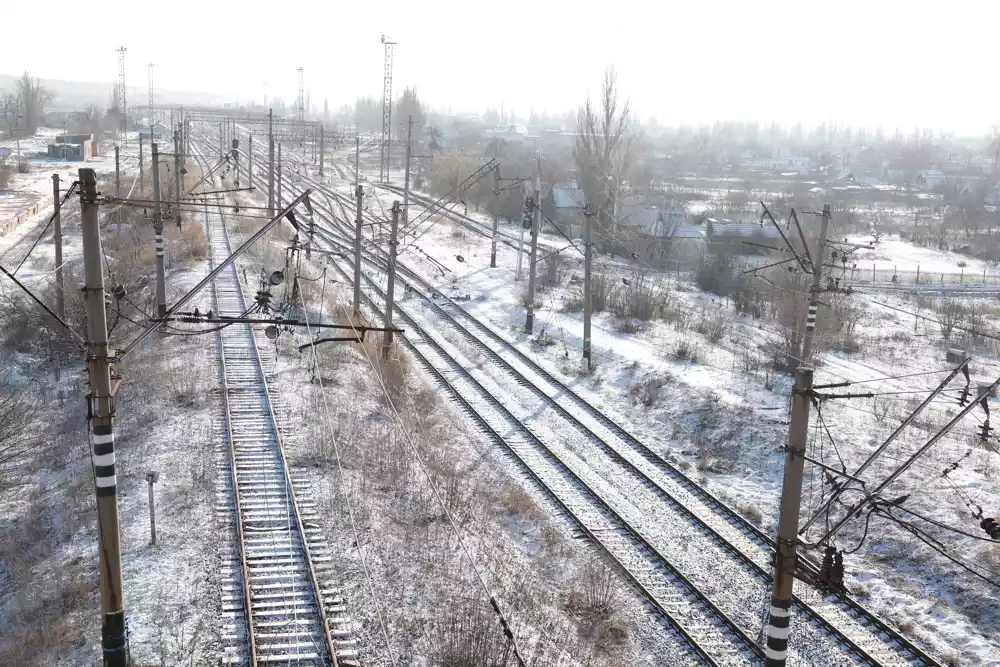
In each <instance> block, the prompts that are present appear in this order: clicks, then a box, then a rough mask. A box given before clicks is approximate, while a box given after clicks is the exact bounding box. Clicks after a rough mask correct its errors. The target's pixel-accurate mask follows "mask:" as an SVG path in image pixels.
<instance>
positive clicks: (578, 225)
mask: <svg viewBox="0 0 1000 667" xmlns="http://www.w3.org/2000/svg"><path fill="white" fill-rule="evenodd" d="M586 203H587V196H586V195H585V194H584V192H583V190H582V189H581V188H579V187H577V184H576V181H566V182H563V183H556V184H555V185H554V186H553V187H552V190H551V191H550V192H549V194H548V196H547V197H546V201H545V202H544V203H543V205H542V208H543V210H544V212H545V214H546V215H547V216H549V217H550V218H551V219H552V222H554V223H555V224H557V225H559V227H560V228H561V229H562V230H563V232H565V233H566V234H567V235H568V236H569V237H570V238H575V237H579V236H580V235H582V233H583V207H584V205H585V204H586Z"/></svg>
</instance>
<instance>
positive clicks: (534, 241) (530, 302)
mask: <svg viewBox="0 0 1000 667" xmlns="http://www.w3.org/2000/svg"><path fill="white" fill-rule="evenodd" d="M536 157H537V160H538V171H537V172H536V173H535V201H534V203H533V204H532V211H531V213H532V215H531V256H530V258H529V260H528V296H527V299H526V301H527V303H526V304H525V306H526V308H527V314H526V316H525V319H524V331H525V332H526V333H529V334H530V333H531V332H532V330H533V329H534V327H535V265H536V263H537V262H538V231H539V230H540V229H541V227H542V224H541V218H542V208H541V206H540V205H539V204H540V203H541V193H542V157H541V154H538V155H537V156H536ZM522 226H523V225H522Z"/></svg>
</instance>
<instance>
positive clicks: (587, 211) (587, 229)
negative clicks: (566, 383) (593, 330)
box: [583, 202, 595, 369]
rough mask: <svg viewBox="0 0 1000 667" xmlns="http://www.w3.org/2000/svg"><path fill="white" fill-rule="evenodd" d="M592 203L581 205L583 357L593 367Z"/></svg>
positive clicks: (589, 367) (593, 212)
mask: <svg viewBox="0 0 1000 667" xmlns="http://www.w3.org/2000/svg"><path fill="white" fill-rule="evenodd" d="M594 214H595V210H594V205H593V204H591V203H589V202H588V203H586V204H585V205H584V207H583V215H584V222H583V358H584V359H586V360H587V368H588V369H591V368H593V367H594V362H593V356H592V353H591V340H590V319H591V317H592V316H593V301H592V295H593V292H592V291H591V284H590V280H591V277H592V273H591V266H592V264H593V258H594V244H593V240H592V238H591V234H592V233H593V229H592V228H593V226H594Z"/></svg>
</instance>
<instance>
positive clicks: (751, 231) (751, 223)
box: [705, 218, 781, 241]
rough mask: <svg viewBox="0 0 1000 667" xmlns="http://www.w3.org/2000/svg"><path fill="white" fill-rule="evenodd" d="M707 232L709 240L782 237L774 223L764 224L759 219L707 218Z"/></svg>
mask: <svg viewBox="0 0 1000 667" xmlns="http://www.w3.org/2000/svg"><path fill="white" fill-rule="evenodd" d="M705 234H706V236H707V237H708V240H709V241H721V240H725V239H736V240H742V239H752V238H754V237H757V238H768V239H770V238H780V237H781V234H779V233H778V230H777V229H775V228H774V225H772V224H764V223H763V222H762V221H758V220H730V219H728V218H708V219H706V221H705Z"/></svg>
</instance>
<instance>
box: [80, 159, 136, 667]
mask: <svg viewBox="0 0 1000 667" xmlns="http://www.w3.org/2000/svg"><path fill="white" fill-rule="evenodd" d="M79 174H80V208H81V217H82V219H83V264H84V277H85V287H84V292H83V293H84V298H85V299H86V303H87V340H88V350H87V370H88V372H89V377H90V394H89V395H88V397H87V400H88V401H89V406H88V413H89V414H91V415H92V417H91V422H90V426H91V429H90V430H91V436H92V438H91V441H92V442H93V460H94V483H95V487H96V491H97V532H98V538H97V539H98V542H97V547H98V548H97V555H98V568H97V571H98V575H99V577H100V592H101V648H102V650H103V653H104V664H105V666H106V667H125V599H124V596H123V593H122V558H121V545H120V542H119V537H118V487H117V486H116V479H115V438H114V430H113V424H114V413H115V400H114V397H113V395H112V389H111V360H110V357H111V351H110V350H109V349H108V320H107V312H106V310H105V305H104V264H103V262H102V257H103V253H102V251H101V228H100V222H99V220H98V214H97V211H98V209H97V177H96V176H95V175H94V170H93V169H80V171H79Z"/></svg>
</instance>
